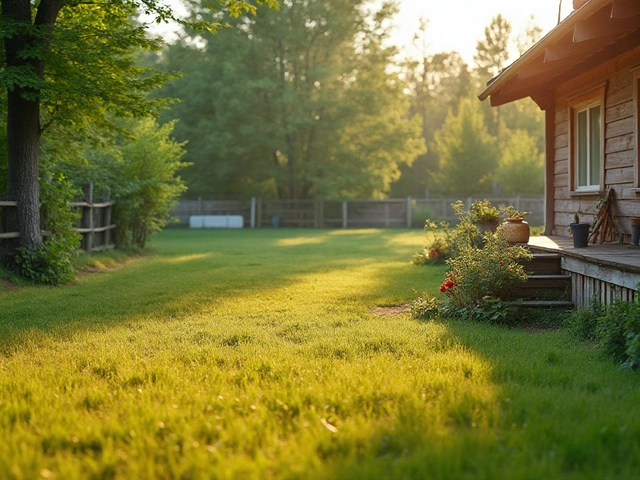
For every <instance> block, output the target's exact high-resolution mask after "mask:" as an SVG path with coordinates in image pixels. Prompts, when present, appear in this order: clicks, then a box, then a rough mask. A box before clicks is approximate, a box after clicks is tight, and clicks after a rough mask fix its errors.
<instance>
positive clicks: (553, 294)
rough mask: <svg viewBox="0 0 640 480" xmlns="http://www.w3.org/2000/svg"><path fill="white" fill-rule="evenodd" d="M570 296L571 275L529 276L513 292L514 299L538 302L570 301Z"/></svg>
mask: <svg viewBox="0 0 640 480" xmlns="http://www.w3.org/2000/svg"><path fill="white" fill-rule="evenodd" d="M570 295H571V276H570V275H529V277H528V279H527V282H526V283H524V284H522V285H519V286H518V287H516V288H515V289H514V292H513V296H514V298H522V299H536V300H569V299H570Z"/></svg>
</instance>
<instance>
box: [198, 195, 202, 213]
mask: <svg viewBox="0 0 640 480" xmlns="http://www.w3.org/2000/svg"><path fill="white" fill-rule="evenodd" d="M202 212H203V208H202V197H198V215H202Z"/></svg>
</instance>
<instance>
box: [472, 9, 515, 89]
mask: <svg viewBox="0 0 640 480" xmlns="http://www.w3.org/2000/svg"><path fill="white" fill-rule="evenodd" d="M510 35H511V24H510V23H509V21H508V20H506V19H505V18H504V17H503V16H502V15H500V14H498V15H497V16H495V17H493V18H492V19H491V23H490V24H489V25H488V26H487V27H486V28H485V29H484V38H483V39H481V40H478V43H477V46H476V54H475V56H474V57H473V58H474V60H475V62H476V69H477V72H478V76H479V78H480V83H481V84H482V83H484V82H486V81H487V80H489V79H490V78H493V77H495V76H496V75H497V74H498V73H500V71H501V70H502V69H503V68H504V67H505V66H506V65H507V60H509V36H510Z"/></svg>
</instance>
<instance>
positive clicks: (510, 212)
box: [503, 205, 531, 220]
mask: <svg viewBox="0 0 640 480" xmlns="http://www.w3.org/2000/svg"><path fill="white" fill-rule="evenodd" d="M530 213H531V212H526V211H524V210H517V209H516V208H515V207H514V206H513V205H509V206H507V207H506V208H505V209H504V211H503V214H504V216H505V218H513V219H519V220H524V219H525V218H526V216H527V215H529V214H530Z"/></svg>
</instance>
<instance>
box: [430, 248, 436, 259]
mask: <svg viewBox="0 0 640 480" xmlns="http://www.w3.org/2000/svg"><path fill="white" fill-rule="evenodd" d="M437 256H438V252H437V251H436V249H435V248H432V249H431V251H430V252H429V258H436V257H437Z"/></svg>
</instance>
